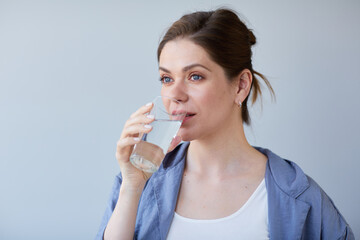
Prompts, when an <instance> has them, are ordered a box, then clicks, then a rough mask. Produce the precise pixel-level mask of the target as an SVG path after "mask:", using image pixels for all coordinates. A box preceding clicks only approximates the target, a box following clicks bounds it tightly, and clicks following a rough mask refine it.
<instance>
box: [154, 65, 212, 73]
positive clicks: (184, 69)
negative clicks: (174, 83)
mask: <svg viewBox="0 0 360 240" xmlns="http://www.w3.org/2000/svg"><path fill="white" fill-rule="evenodd" d="M194 67H202V68H205V69H206V70H208V71H209V72H211V70H210V69H209V68H207V67H205V66H204V65H201V64H200V63H194V64H190V65H189V66H186V67H184V68H183V69H182V71H183V72H187V71H189V70H190V69H192V68H194ZM159 70H162V71H164V72H167V73H170V70H167V69H166V68H164V67H161V66H159Z"/></svg>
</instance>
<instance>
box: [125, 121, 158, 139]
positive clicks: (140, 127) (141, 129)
mask: <svg viewBox="0 0 360 240" xmlns="http://www.w3.org/2000/svg"><path fill="white" fill-rule="evenodd" d="M151 130H152V126H151V125H149V124H142V123H139V124H136V125H132V126H130V127H126V128H124V130H123V132H122V134H121V138H127V137H131V136H133V135H136V134H141V133H149V132H150V131H151Z"/></svg>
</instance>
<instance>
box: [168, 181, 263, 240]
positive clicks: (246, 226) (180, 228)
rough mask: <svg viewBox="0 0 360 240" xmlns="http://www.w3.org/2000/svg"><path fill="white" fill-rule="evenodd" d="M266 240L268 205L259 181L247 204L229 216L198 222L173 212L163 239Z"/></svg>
mask: <svg viewBox="0 0 360 240" xmlns="http://www.w3.org/2000/svg"><path fill="white" fill-rule="evenodd" d="M191 239H194V240H195V239H196V240H199V239H200V240H201V239H207V240H212V239H216V240H219V239H252V240H257V239H269V231H268V202H267V192H266V186H265V180H264V179H263V180H262V182H261V183H260V184H259V186H258V187H257V188H256V190H255V191H254V193H253V194H252V195H251V196H250V198H249V199H248V200H247V202H246V203H245V204H244V205H243V206H242V207H241V208H240V209H239V210H237V211H236V212H235V213H233V214H231V215H230V216H227V217H224V218H218V219H209V220H207V219H206V220H199V219H190V218H186V217H182V216H180V215H178V214H177V213H176V212H175V215H174V218H173V220H172V223H171V226H170V229H169V232H168V235H167V240H191Z"/></svg>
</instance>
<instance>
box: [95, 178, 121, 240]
mask: <svg viewBox="0 0 360 240" xmlns="http://www.w3.org/2000/svg"><path fill="white" fill-rule="evenodd" d="M121 183H122V177H121V173H119V174H118V175H117V176H116V177H115V180H114V185H113V187H112V191H111V194H110V197H109V200H108V204H107V206H106V209H105V213H104V216H103V218H102V220H101V224H100V228H99V231H98V233H97V235H96V237H95V240H103V237H104V232H105V228H106V226H107V224H108V222H109V219H110V217H111V215H112V213H113V211H114V209H115V206H116V203H117V200H118V198H119V191H120V186H121Z"/></svg>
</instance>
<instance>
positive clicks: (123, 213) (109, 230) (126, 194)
mask: <svg viewBox="0 0 360 240" xmlns="http://www.w3.org/2000/svg"><path fill="white" fill-rule="evenodd" d="M144 185H145V184H143V185H140V186H138V187H137V188H133V187H128V186H127V185H126V184H122V186H121V188H120V192H119V198H118V201H117V203H116V207H115V209H114V211H113V214H112V215H111V218H110V220H109V222H108V225H107V227H106V230H105V233H104V239H105V240H108V239H111V240H112V239H114V240H115V239H124V240H132V239H133V238H134V231H135V222H136V214H137V208H138V205H139V200H140V196H141V193H142V190H143V188H144Z"/></svg>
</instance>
